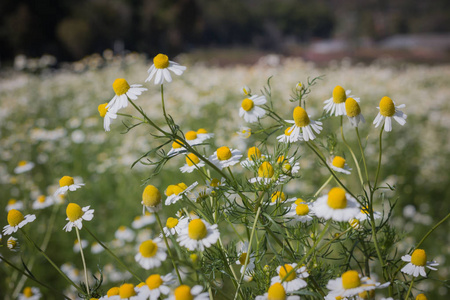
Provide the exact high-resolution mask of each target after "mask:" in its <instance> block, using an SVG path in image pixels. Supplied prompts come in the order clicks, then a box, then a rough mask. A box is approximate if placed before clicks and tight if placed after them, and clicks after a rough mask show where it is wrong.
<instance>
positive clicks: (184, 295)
mask: <svg viewBox="0 0 450 300" xmlns="http://www.w3.org/2000/svg"><path fill="white" fill-rule="evenodd" d="M174 295H175V300H193V299H194V296H192V294H191V288H190V287H189V286H187V285H184V284H183V285H180V286H179V287H177V288H176V289H175V291H174Z"/></svg>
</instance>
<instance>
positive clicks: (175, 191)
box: [164, 181, 198, 205]
mask: <svg viewBox="0 0 450 300" xmlns="http://www.w3.org/2000/svg"><path fill="white" fill-rule="evenodd" d="M197 184H198V182H197V181H196V182H194V183H193V184H191V185H190V186H187V185H186V184H185V183H184V182H180V183H178V184H171V185H169V186H168V187H167V189H166V191H165V192H164V193H165V194H166V196H167V198H166V201H165V204H166V205H171V204H174V203H176V202H177V201H178V200H180V199H181V198H183V195H186V194H187V193H188V192H190V191H191V190H192V189H193V188H194V187H196V186H197Z"/></svg>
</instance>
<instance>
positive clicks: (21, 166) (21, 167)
mask: <svg viewBox="0 0 450 300" xmlns="http://www.w3.org/2000/svg"><path fill="white" fill-rule="evenodd" d="M33 168H34V162H31V161H26V160H21V161H19V163H18V164H17V167H15V168H14V173H15V174H22V173H25V172H28V171H30V170H31V169H33Z"/></svg>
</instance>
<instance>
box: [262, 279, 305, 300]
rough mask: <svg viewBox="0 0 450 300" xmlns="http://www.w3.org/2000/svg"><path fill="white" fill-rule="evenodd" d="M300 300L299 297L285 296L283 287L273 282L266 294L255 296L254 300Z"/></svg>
mask: <svg viewBox="0 0 450 300" xmlns="http://www.w3.org/2000/svg"><path fill="white" fill-rule="evenodd" d="M279 299H284V300H300V296H296V295H293V296H287V295H286V290H285V289H284V287H283V285H282V284H281V283H279V282H275V283H274V284H272V285H271V286H270V287H269V290H268V291H267V293H265V294H264V295H262V296H256V298H255V300H279Z"/></svg>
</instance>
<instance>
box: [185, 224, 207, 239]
mask: <svg viewBox="0 0 450 300" xmlns="http://www.w3.org/2000/svg"><path fill="white" fill-rule="evenodd" d="M207 233H208V230H207V229H206V226H205V223H203V221H202V220H200V219H194V220H192V221H191V222H190V223H189V227H188V234H189V237H190V238H191V239H193V240H201V239H203V238H205V237H206V234H207Z"/></svg>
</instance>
